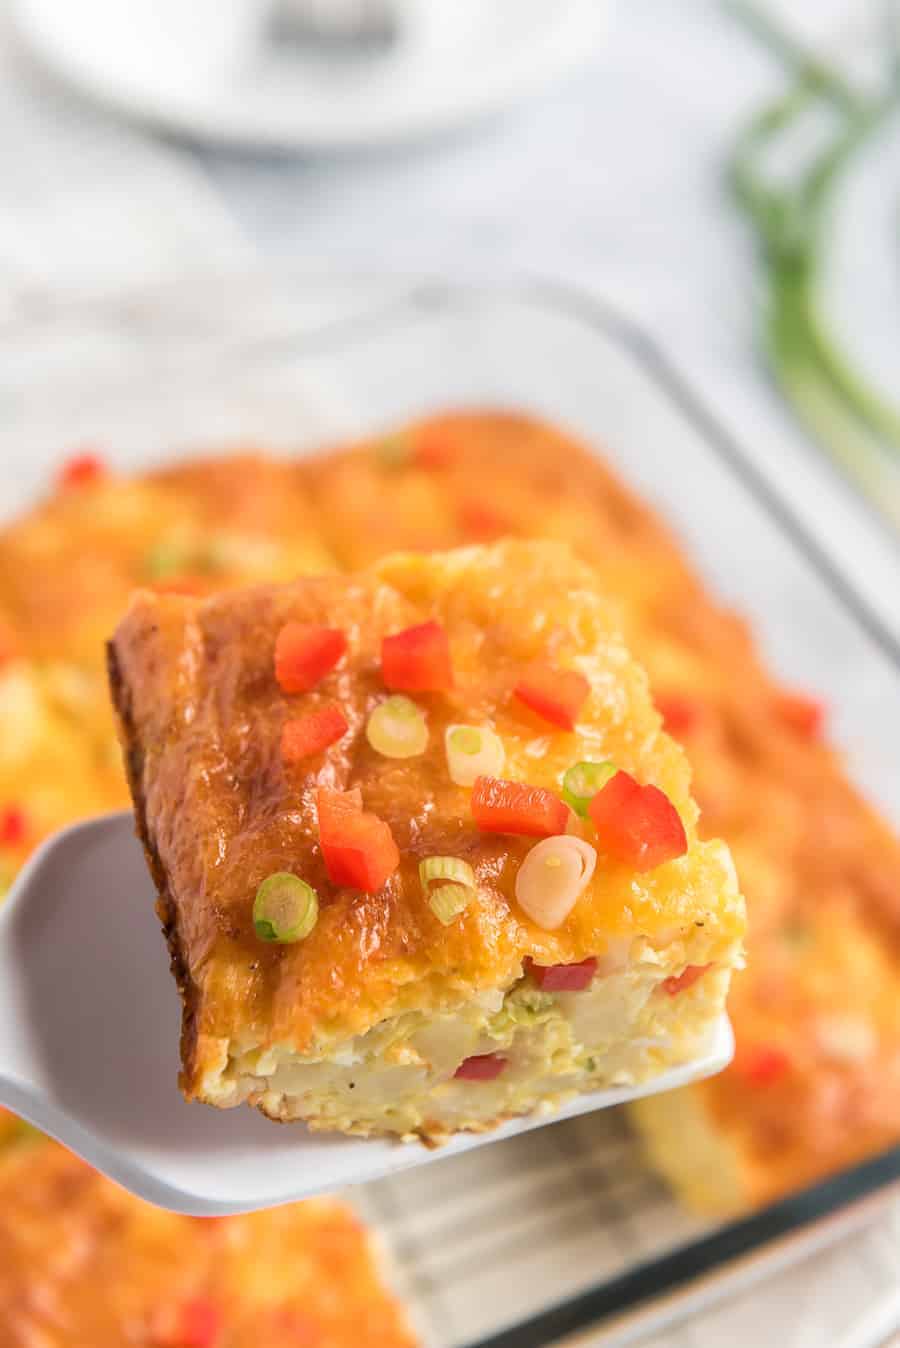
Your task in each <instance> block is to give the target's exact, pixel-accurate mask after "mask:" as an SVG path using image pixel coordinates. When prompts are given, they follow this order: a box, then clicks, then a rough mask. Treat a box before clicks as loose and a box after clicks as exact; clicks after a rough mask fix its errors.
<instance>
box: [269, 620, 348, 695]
mask: <svg viewBox="0 0 900 1348" xmlns="http://www.w3.org/2000/svg"><path fill="white" fill-rule="evenodd" d="M346 649H347V638H346V637H345V636H344V633H343V632H342V631H340V629H339V628H336V627H315V626H312V625H310V624H309V623H294V622H291V623H285V625H284V627H282V629H281V631H280V632H279V633H278V637H277V639H276V641H275V677H276V679H277V680H278V685H279V687H280V688H281V690H282V692H284V693H308V692H309V690H310V689H311V688H315V686H316V684H317V683H318V682H319V681H320V680H321V679H324V677H325V675H326V674H329V673H330V672H331V670H332V669H334V667H335V665H336V664H337V662H338V661H339V660H340V658H341V656H342V655H343V654H344V652H345V651H346Z"/></svg>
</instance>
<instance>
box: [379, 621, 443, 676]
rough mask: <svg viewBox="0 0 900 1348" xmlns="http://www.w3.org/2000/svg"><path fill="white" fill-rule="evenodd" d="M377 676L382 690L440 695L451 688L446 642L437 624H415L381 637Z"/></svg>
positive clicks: (439, 625) (440, 627)
mask: <svg viewBox="0 0 900 1348" xmlns="http://www.w3.org/2000/svg"><path fill="white" fill-rule="evenodd" d="M381 676H382V678H383V679H384V684H385V687H386V688H390V689H392V690H393V691H395V692H402V693H442V692H446V690H447V689H448V688H452V687H453V665H452V663H451V660H450V643H449V641H448V640H447V633H446V632H445V631H444V629H443V627H442V626H441V624H440V623H439V622H433V621H432V622H427V623H419V625H418V626H416V627H407V628H406V629H405V630H404V631H403V632H396V633H395V634H394V635H393V636H390V637H385V638H384V640H383V641H382V643H381Z"/></svg>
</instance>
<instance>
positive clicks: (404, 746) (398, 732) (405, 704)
mask: <svg viewBox="0 0 900 1348" xmlns="http://www.w3.org/2000/svg"><path fill="white" fill-rule="evenodd" d="M366 739H367V740H368V741H369V743H370V744H371V746H372V748H373V749H374V750H375V752H376V753H377V754H383V755H384V757H385V758H415V757H416V755H417V754H422V753H424V752H425V750H426V748H427V747H428V726H427V725H426V722H425V713H424V711H423V710H422V708H421V707H419V706H417V705H416V703H415V702H413V701H412V699H411V698H408V697H401V696H397V697H389V698H387V699H386V700H385V701H384V702H382V703H380V705H379V706H377V707H376V708H375V710H374V711H373V712H372V714H371V716H370V717H369V719H368V722H367V723H366Z"/></svg>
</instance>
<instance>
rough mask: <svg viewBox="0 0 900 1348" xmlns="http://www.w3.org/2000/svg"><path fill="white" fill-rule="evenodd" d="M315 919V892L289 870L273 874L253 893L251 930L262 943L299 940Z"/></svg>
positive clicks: (316, 907)
mask: <svg viewBox="0 0 900 1348" xmlns="http://www.w3.org/2000/svg"><path fill="white" fill-rule="evenodd" d="M318 918H319V899H318V896H317V894H316V891H315V890H314V889H313V887H312V885H308V884H307V883H306V881H305V880H301V879H300V877H299V876H298V875H292V874H291V873H290V871H276V872H275V874H274V875H270V876H269V877H268V878H267V879H265V880H263V882H262V884H261V885H260V887H259V889H258V890H257V891H256V898H255V899H254V901H253V929H254V931H255V932H256V934H257V936H258V937H259V939H260V940H261V941H278V942H280V943H281V944H288V943H289V942H291V941H302V940H303V939H304V937H306V936H308V935H309V933H310V932H311V931H312V929H313V927H314V926H315V925H316V922H317V921H318Z"/></svg>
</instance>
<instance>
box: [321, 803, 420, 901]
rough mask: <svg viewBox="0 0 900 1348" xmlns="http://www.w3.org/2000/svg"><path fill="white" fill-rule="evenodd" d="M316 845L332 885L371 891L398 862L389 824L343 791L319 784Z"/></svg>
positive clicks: (385, 877) (391, 872) (383, 881)
mask: <svg viewBox="0 0 900 1348" xmlns="http://www.w3.org/2000/svg"><path fill="white" fill-rule="evenodd" d="M316 806H317V811H318V816H319V844H320V846H321V848H322V856H323V858H324V861H325V868H326V870H327V871H328V878H329V880H330V881H331V883H332V884H333V885H340V886H346V887H347V888H349V889H359V890H362V892H363V893H365V894H374V893H375V892H376V891H377V890H379V889H381V887H382V886H383V885H384V883H385V881H386V880H387V879H388V877H389V876H391V875H393V873H394V871H395V870H396V869H397V867H398V866H399V865H400V853H399V851H398V850H397V844H396V843H395V842H394V838H393V835H392V834H391V830H390V827H389V826H388V825H387V824H386V823H385V822H384V820H383V819H379V818H378V816H377V815H374V814H369V813H368V812H367V811H365V810H363V809H362V808H361V807H360V804H359V801H358V799H357V797H356V796H355V795H354V794H352V793H350V792H346V791H330V790H328V788H327V787H319V790H318V792H317V793H316Z"/></svg>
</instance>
